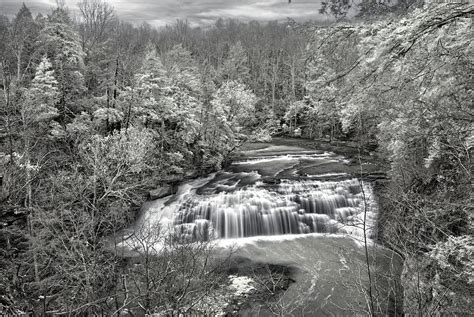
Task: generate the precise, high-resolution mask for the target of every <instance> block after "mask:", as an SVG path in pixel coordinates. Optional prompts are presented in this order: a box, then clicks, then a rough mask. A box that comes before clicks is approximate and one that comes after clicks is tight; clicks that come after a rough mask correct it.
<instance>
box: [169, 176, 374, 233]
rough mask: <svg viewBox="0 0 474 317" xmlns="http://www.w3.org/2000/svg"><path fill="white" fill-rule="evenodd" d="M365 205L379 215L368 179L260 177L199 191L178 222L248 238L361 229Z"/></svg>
mask: <svg viewBox="0 0 474 317" xmlns="http://www.w3.org/2000/svg"><path fill="white" fill-rule="evenodd" d="M361 186H363V187H364V193H365V196H366V200H365V206H366V207H367V210H368V212H369V214H370V217H373V215H374V212H375V210H374V208H375V204H374V203H373V201H372V195H371V194H372V191H371V188H370V186H369V185H368V184H362V185H361V184H360V183H359V181H358V180H357V179H349V180H344V181H316V180H306V181H292V180H282V181H281V183H280V184H277V185H269V184H265V183H263V182H257V183H256V184H255V185H253V186H247V187H245V188H241V189H238V190H234V191H231V192H220V193H214V194H210V195H194V196H192V197H190V199H188V200H187V201H186V203H184V204H182V205H181V206H180V208H179V209H178V211H177V213H176V217H175V220H174V223H175V225H176V226H178V227H180V228H181V232H182V233H184V234H188V235H190V236H192V237H193V238H205V239H207V237H208V235H209V232H212V233H213V234H214V235H215V237H217V238H225V239H229V238H242V237H251V236H261V235H282V234H303V233H338V232H339V233H343V232H351V233H356V232H357V231H360V230H362V229H361V228H362V223H361V221H362V218H361V214H362V212H363V208H364V199H363V193H362V190H361Z"/></svg>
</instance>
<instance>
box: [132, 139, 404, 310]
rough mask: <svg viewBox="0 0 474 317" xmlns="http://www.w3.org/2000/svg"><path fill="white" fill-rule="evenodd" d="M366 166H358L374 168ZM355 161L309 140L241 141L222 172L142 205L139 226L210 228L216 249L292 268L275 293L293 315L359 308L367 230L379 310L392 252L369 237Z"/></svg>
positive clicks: (386, 297) (372, 210)
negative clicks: (231, 249)
mask: <svg viewBox="0 0 474 317" xmlns="http://www.w3.org/2000/svg"><path fill="white" fill-rule="evenodd" d="M356 163H357V164H356ZM371 164H372V163H371V162H367V161H366V162H365V163H363V170H369V171H372V172H373V173H374V174H377V172H376V168H374V166H372V165H371ZM359 169H360V165H359V162H355V161H354V159H352V160H351V159H350V158H348V157H346V156H342V155H338V154H336V153H334V152H331V151H328V150H321V149H318V148H315V146H314V143H311V142H306V141H302V140H292V139H275V140H274V141H273V142H272V143H266V144H263V143H257V144H255V143H254V144H247V145H245V146H243V147H242V148H241V150H240V152H238V153H237V154H236V155H235V156H234V158H233V161H232V164H231V165H230V166H229V167H227V168H226V169H224V170H223V171H220V172H218V173H214V174H211V175H208V176H207V177H203V178H199V179H195V180H192V181H188V182H185V183H183V184H181V186H180V187H179V189H178V192H177V193H176V194H175V195H172V196H168V197H165V198H162V199H158V200H156V201H153V202H150V203H148V204H147V205H146V206H145V207H144V208H143V213H142V215H141V218H140V220H139V221H138V225H141V226H143V225H144V224H146V225H153V224H157V223H160V224H161V225H163V224H168V225H172V226H174V227H175V228H179V230H180V231H181V233H182V235H183V236H184V237H187V238H189V239H190V240H192V239H208V238H209V235H213V236H214V237H215V238H217V239H218V240H217V241H218V245H220V247H222V248H226V246H228V245H238V247H239V248H238V251H237V256H239V257H241V258H244V259H247V260H249V261H252V262H254V263H266V264H272V265H280V266H285V267H288V268H291V272H292V273H291V275H292V276H291V278H292V279H293V280H294V283H292V284H290V286H289V288H288V289H287V290H286V292H285V293H284V294H282V295H281V301H282V303H283V306H285V305H286V306H285V307H287V313H288V314H290V312H291V314H293V315H295V316H302V315H307V316H326V315H337V316H339V315H355V314H358V315H365V314H366V313H367V311H368V308H367V307H368V305H367V298H368V296H367V294H368V292H367V290H368V288H369V280H368V274H367V263H366V262H367V261H366V254H365V247H364V228H365V234H366V236H367V238H368V245H369V246H368V252H369V262H370V270H371V272H372V288H373V293H377V296H379V301H380V302H381V303H382V305H380V307H378V308H377V310H379V311H380V312H381V313H383V314H389V315H391V314H394V310H395V307H396V306H397V305H398V304H397V303H396V297H397V296H395V291H398V290H397V289H396V287H395V286H394V285H392V284H391V282H392V277H393V276H398V275H399V273H400V272H399V270H400V260H399V259H398V257H396V256H395V255H394V254H393V253H391V252H390V251H389V250H386V249H384V248H382V247H381V246H379V245H377V244H376V243H375V242H374V240H373V237H374V234H375V230H374V226H375V225H376V219H377V214H378V208H377V203H376V199H375V197H374V192H373V188H372V184H371V182H370V181H369V180H368V179H370V177H369V178H364V180H362V179H360V177H358V173H357V171H359ZM366 175H370V173H368V174H367V173H366ZM252 309H253V308H252ZM246 314H250V315H254V314H255V311H254V312H252V310H251V309H250V310H247V311H246ZM263 314H264V315H265V313H263Z"/></svg>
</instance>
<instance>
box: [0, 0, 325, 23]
mask: <svg viewBox="0 0 474 317" xmlns="http://www.w3.org/2000/svg"><path fill="white" fill-rule="evenodd" d="M78 1H79V0H66V4H67V6H68V7H69V8H70V10H71V11H72V12H74V11H75V10H77V3H78ZM22 2H25V3H26V5H27V6H28V7H29V8H30V9H31V11H32V12H33V13H34V14H36V13H38V12H42V13H49V12H50V11H51V8H53V7H55V4H56V1H55V0H0V13H1V14H6V15H8V16H12V15H14V14H15V13H16V12H17V11H18V9H19V7H20V6H21V4H22ZM108 2H109V3H110V4H111V5H112V6H113V7H114V8H115V11H116V13H117V15H118V16H119V17H120V18H121V19H123V20H126V21H129V22H132V23H137V24H140V23H142V22H144V21H146V22H148V23H150V24H151V25H154V26H157V27H160V26H164V25H166V24H170V23H173V22H174V21H176V19H187V20H188V21H189V22H190V23H191V24H193V25H196V26H197V25H202V26H206V25H210V24H213V23H214V22H215V21H216V20H217V19H218V18H236V19H240V20H244V21H249V20H260V21H268V20H286V18H287V17H291V18H293V19H296V20H318V21H323V20H326V19H328V18H327V17H326V16H322V15H320V14H319V13H318V10H319V7H320V5H321V0H292V1H291V2H292V3H291V4H288V0H135V1H134V0H108Z"/></svg>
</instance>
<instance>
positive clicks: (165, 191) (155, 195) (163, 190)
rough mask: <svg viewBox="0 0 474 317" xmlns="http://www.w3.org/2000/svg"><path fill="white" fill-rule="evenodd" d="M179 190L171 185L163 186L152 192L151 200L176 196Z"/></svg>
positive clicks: (149, 194)
mask: <svg viewBox="0 0 474 317" xmlns="http://www.w3.org/2000/svg"><path fill="white" fill-rule="evenodd" d="M177 190H178V188H177V187H176V186H172V185H169V184H165V185H161V186H160V187H158V188H156V189H153V190H150V191H149V193H148V196H149V198H150V200H155V199H160V198H163V197H166V196H169V195H173V194H176V191H177Z"/></svg>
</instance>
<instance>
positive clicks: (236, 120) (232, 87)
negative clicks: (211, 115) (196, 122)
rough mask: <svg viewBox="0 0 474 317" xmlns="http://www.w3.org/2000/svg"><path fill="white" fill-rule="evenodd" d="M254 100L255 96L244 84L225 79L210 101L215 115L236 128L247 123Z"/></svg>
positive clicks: (255, 100)
mask: <svg viewBox="0 0 474 317" xmlns="http://www.w3.org/2000/svg"><path fill="white" fill-rule="evenodd" d="M256 102H257V97H256V96H255V95H254V94H253V93H252V92H251V91H250V90H249V89H247V88H246V87H245V85H244V84H241V83H239V82H235V81H227V82H225V83H224V84H222V86H221V87H220V88H219V89H218V90H217V91H216V93H215V94H214V100H213V101H212V102H211V103H212V105H213V106H214V109H215V113H216V115H218V116H221V118H223V119H224V120H225V121H226V122H228V123H229V124H230V125H231V126H232V127H233V128H235V129H236V130H238V129H239V128H240V127H242V126H245V124H246V123H247V124H248V123H249V122H248V118H249V117H251V116H252V114H253V112H254V107H255V103H256Z"/></svg>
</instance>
